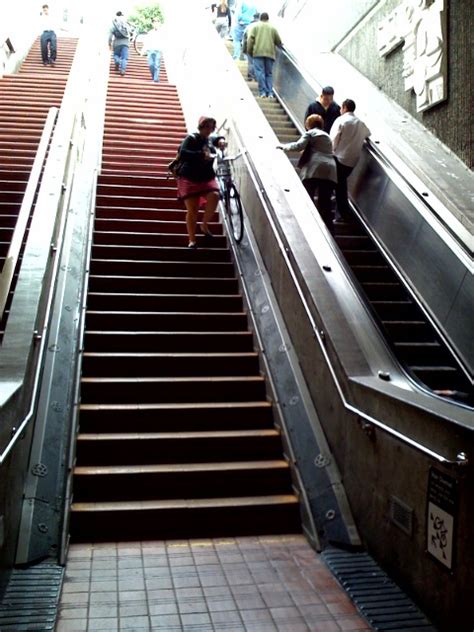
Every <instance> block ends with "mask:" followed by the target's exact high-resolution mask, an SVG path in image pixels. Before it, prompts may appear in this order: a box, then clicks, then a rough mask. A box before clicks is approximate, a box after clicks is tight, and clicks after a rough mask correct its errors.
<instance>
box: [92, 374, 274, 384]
mask: <svg viewBox="0 0 474 632" xmlns="http://www.w3.org/2000/svg"><path fill="white" fill-rule="evenodd" d="M264 380H265V378H264V377H263V376H262V375H230V376H227V375H226V376H222V375H216V376H210V377H209V376H197V377H194V376H192V377H180V376H178V377H83V378H82V379H81V382H82V383H83V384H90V383H94V384H96V383H104V384H105V383H110V382H112V383H114V384H128V383H130V382H141V383H143V382H148V383H150V384H159V383H163V384H175V383H176V382H183V383H190V382H209V383H212V382H235V381H239V382H263V381H264Z"/></svg>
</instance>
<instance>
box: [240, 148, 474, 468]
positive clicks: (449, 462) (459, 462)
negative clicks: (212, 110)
mask: <svg viewBox="0 0 474 632" xmlns="http://www.w3.org/2000/svg"><path fill="white" fill-rule="evenodd" d="M239 142H240V139H239ZM247 160H248V162H249V166H250V170H251V173H252V176H253V177H254V178H255V180H256V184H257V185H258V186H257V193H258V194H259V195H261V197H262V198H263V199H262V201H263V202H264V205H265V206H266V207H267V209H268V210H269V212H270V221H271V224H272V228H273V232H274V234H275V238H276V240H277V242H278V244H279V247H280V252H281V254H282V256H283V258H284V260H285V263H286V265H287V267H288V270H289V272H290V275H291V278H292V280H293V283H294V284H295V288H296V291H297V292H298V295H299V297H300V300H301V303H302V305H303V308H304V310H305V312H306V315H307V317H308V320H309V323H310V326H311V329H312V331H313V335H314V337H315V339H316V340H317V341H318V344H319V347H320V349H321V351H322V354H323V357H324V359H325V362H326V365H327V367H328V369H329V372H330V373H331V377H332V379H333V382H334V385H335V387H336V389H337V392H338V394H339V397H340V399H341V402H342V404H343V406H344V408H345V409H346V410H348V411H350V412H352V413H354V414H356V415H358V416H359V417H360V418H361V419H363V420H365V422H366V423H367V424H369V425H373V426H375V427H377V428H379V429H380V430H382V431H383V432H385V433H387V434H389V435H391V436H392V437H394V438H396V439H397V440H399V441H401V442H403V443H406V444H407V445H409V446H411V447H412V448H414V449H416V450H418V451H419V452H422V453H423V454H425V455H426V456H429V457H430V458H432V459H434V460H436V461H437V462H438V463H440V464H441V465H444V466H445V467H463V468H464V467H466V466H467V465H469V459H468V456H467V454H466V453H465V452H459V453H458V454H457V455H456V458H455V459H449V458H447V457H445V456H443V455H442V454H438V453H437V452H435V451H434V450H432V449H431V448H428V447H427V446H425V445H423V444H421V443H418V442H417V441H415V440H414V439H412V438H411V437H408V436H407V435H404V434H403V433H401V432H399V431H398V430H396V429H395V428H392V427H390V426H388V425H387V424H384V423H383V422H382V421H380V420H378V419H375V418H374V417H372V416H370V415H368V414H367V413H366V412H364V411H363V410H361V409H360V408H358V407H357V406H354V405H353V404H351V403H350V402H349V401H348V400H347V399H346V396H345V395H344V391H343V389H342V385H341V382H340V380H339V378H338V376H337V375H336V372H335V370H334V367H333V366H332V362H331V359H330V357H329V354H328V352H327V349H326V345H325V343H324V339H323V335H322V332H321V331H320V329H319V328H318V325H317V323H316V321H315V319H314V316H313V314H312V312H311V309H310V306H309V304H308V302H307V300H306V298H305V295H304V292H303V290H302V288H301V285H300V282H299V279H298V277H297V274H296V271H295V269H294V266H293V265H292V262H291V260H290V257H289V248H288V247H287V246H286V245H285V243H284V234H283V235H282V234H281V231H280V230H279V229H278V221H277V219H276V218H275V217H274V214H273V211H272V210H270V209H272V204H271V202H270V200H269V199H268V196H267V195H266V192H265V188H264V186H263V183H262V182H261V180H260V177H259V175H258V172H257V169H256V167H255V165H254V164H253V161H252V159H251V157H250V155H249V154H248V152H247Z"/></svg>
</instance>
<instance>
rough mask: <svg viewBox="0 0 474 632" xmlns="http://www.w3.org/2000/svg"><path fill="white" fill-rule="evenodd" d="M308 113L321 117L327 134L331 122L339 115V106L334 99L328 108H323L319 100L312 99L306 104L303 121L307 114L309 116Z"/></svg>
mask: <svg viewBox="0 0 474 632" xmlns="http://www.w3.org/2000/svg"><path fill="white" fill-rule="evenodd" d="M310 114H319V115H320V116H322V117H323V120H324V131H325V132H327V133H328V134H329V130H330V129H331V127H332V124H333V123H334V121H335V120H336V119H337V117H338V116H341V108H340V107H339V105H338V104H337V103H336V102H335V101H333V102H332V103H331V105H330V106H329V107H328V109H327V110H325V109H324V107H323V106H322V105H321V103H320V102H319V101H313V102H312V103H310V104H309V105H308V109H307V110H306V114H305V115H304V120H305V121H306V119H307V118H308V116H310Z"/></svg>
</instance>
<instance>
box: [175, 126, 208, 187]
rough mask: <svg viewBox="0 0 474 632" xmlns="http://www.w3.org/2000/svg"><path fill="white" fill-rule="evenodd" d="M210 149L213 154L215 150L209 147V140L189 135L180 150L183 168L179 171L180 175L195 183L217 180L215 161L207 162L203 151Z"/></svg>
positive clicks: (197, 135)
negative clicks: (205, 148)
mask: <svg viewBox="0 0 474 632" xmlns="http://www.w3.org/2000/svg"><path fill="white" fill-rule="evenodd" d="M204 147H208V148H209V151H210V152H211V153H213V149H214V148H211V147H210V146H209V140H208V139H207V138H203V137H202V136H201V135H200V134H189V136H186V138H185V139H184V140H183V142H182V143H181V147H180V149H179V156H180V160H181V161H182V163H183V166H182V167H181V169H180V170H179V175H180V176H183V178H187V179H188V180H192V181H193V182H208V181H209V180H212V179H213V178H215V176H216V174H215V172H214V167H213V161H212V160H205V159H204V154H203V152H202V150H203V149H204Z"/></svg>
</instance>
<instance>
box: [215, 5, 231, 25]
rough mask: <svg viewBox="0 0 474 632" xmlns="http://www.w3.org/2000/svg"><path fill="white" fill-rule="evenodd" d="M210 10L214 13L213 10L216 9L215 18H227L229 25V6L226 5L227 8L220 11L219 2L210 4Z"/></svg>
mask: <svg viewBox="0 0 474 632" xmlns="http://www.w3.org/2000/svg"><path fill="white" fill-rule="evenodd" d="M211 11H212V12H213V13H214V11H216V17H217V18H227V21H228V22H229V26H230V21H231V12H230V9H229V7H227V9H225V10H224V11H222V9H221V5H220V4H211Z"/></svg>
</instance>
